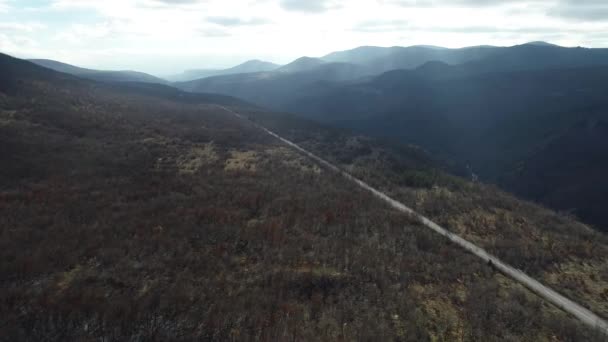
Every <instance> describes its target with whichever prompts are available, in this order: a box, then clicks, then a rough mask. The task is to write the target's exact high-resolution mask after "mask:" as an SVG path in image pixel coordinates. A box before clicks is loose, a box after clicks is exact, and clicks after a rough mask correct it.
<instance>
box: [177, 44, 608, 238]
mask: <svg viewBox="0 0 608 342" xmlns="http://www.w3.org/2000/svg"><path fill="white" fill-rule="evenodd" d="M292 64H293V65H294V66H297V67H298V68H292V67H290V66H289V65H288V67H289V68H288V69H287V70H292V72H281V71H280V70H281V69H278V70H277V71H274V72H268V73H257V74H256V73H254V74H247V75H231V76H229V77H228V76H226V77H212V78H206V79H202V80H195V81H191V82H185V83H177V84H176V86H177V87H179V88H181V89H184V90H188V91H194V92H196V91H203V92H213V93H220V94H226V95H231V96H236V97H239V98H242V99H245V100H248V101H251V102H253V103H256V104H259V105H261V106H265V107H269V108H273V109H275V110H282V111H287V112H292V113H295V114H298V115H300V116H302V117H304V118H308V119H313V120H316V121H319V122H324V123H329V124H331V125H334V126H337V127H343V128H348V129H353V130H355V131H358V132H361V133H363V134H370V135H373V136H375V137H378V138H383V139H388V140H390V141H393V142H394V143H397V144H417V145H420V146H422V147H424V148H425V149H427V150H429V151H430V152H431V153H432V154H435V155H436V156H438V157H441V158H443V159H445V160H448V161H450V162H453V163H455V164H457V165H460V168H461V169H466V168H468V169H470V170H472V172H473V173H474V174H475V177H478V176H479V177H481V179H482V180H484V181H487V182H492V183H496V184H499V185H501V186H503V187H504V188H505V189H507V190H510V191H514V192H516V193H517V194H519V195H522V196H525V197H527V198H529V199H532V200H535V201H538V202H540V203H544V204H546V205H549V206H551V207H552V208H555V209H558V210H562V211H564V212H568V213H570V214H573V215H576V216H579V217H581V218H582V219H584V220H586V221H587V222H589V223H592V224H594V225H595V226H597V227H598V228H600V229H606V227H608V215H605V214H603V209H602V208H601V206H599V205H598V204H597V201H596V199H597V198H599V197H601V196H602V195H601V194H603V193H605V192H606V191H608V182H606V179H605V178H604V177H603V176H600V175H601V174H604V173H605V172H608V168H606V166H605V163H604V162H603V161H602V160H601V159H602V158H601V157H600V156H599V154H601V153H600V152H599V151H605V149H604V146H606V140H605V138H604V137H603V136H602V134H601V133H599V132H600V131H601V130H602V127H604V124H605V123H606V122H607V120H608V118H607V117H606V113H607V110H608V100H607V98H606V96H605V94H606V92H607V91H608V83H607V79H608V78H607V77H608V73H607V70H608V69H607V67H608V49H588V48H580V47H576V48H565V47H560V46H556V45H552V44H548V43H544V42H533V43H529V44H524V45H517V46H512V47H492V46H480V47H470V48H463V49H445V48H437V47H426V46H414V47H409V48H401V47H392V48H379V47H361V48H357V49H354V50H349V51H343V52H336V53H332V54H329V55H327V56H325V57H322V58H318V59H310V58H306V59H301V60H298V61H296V62H294V63H292ZM393 69H394V70H393ZM385 70H389V71H386V72H383V71H385ZM378 72H380V73H379V74H377V73H378ZM577 127H590V128H589V129H590V131H585V130H584V129H581V128H577ZM596 130H600V131H596ZM575 132H578V134H580V135H581V136H580V137H578V138H574V135H575V134H576V133H575ZM588 133H589V135H588ZM592 137H593V138H592ZM586 138H588V139H586ZM565 141H571V142H572V144H573V145H570V147H571V148H565V149H564V151H563V152H562V153H561V154H560V159H559V160H560V161H561V162H563V163H565V161H566V160H568V161H569V163H571V164H573V165H577V167H576V168H575V169H576V170H577V171H576V172H574V171H572V172H569V173H566V172H560V171H559V170H563V168H560V167H558V165H557V164H558V163H557V159H555V157H557V155H556V153H557V149H556V148H555V147H552V148H548V146H556V145H563V144H565ZM574 142H576V143H574ZM595 150H597V151H598V153H599V154H595V153H589V154H587V153H586V151H595ZM549 160H553V162H549ZM553 173H558V174H559V175H555V176H549V175H552V174H553ZM558 184H568V187H567V190H565V189H560V188H559V187H556V185H558ZM591 184H593V185H591Z"/></svg>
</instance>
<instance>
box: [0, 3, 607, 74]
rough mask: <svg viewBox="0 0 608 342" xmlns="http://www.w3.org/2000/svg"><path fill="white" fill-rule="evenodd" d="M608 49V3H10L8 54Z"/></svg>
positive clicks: (85, 60) (125, 61) (112, 56)
mask: <svg viewBox="0 0 608 342" xmlns="http://www.w3.org/2000/svg"><path fill="white" fill-rule="evenodd" d="M533 40H545V41H550V42H552V43H556V44H560V45H566V46H578V45H581V46H588V47H608V0H501V1H498V0H257V1H255V0H0V52H4V53H8V54H12V55H15V56H17V57H22V58H51V59H57V60H61V61H64V62H68V63H73V64H76V65H79V66H85V67H90V68H100V69H137V70H141V71H146V72H150V73H154V74H159V75H164V74H170V73H175V72H179V71H182V70H183V69H191V68H217V67H228V66H232V65H235V64H238V63H240V62H243V61H245V60H248V59H253V58H257V59H264V60H268V61H271V62H275V63H287V62H289V61H291V60H293V59H295V58H297V57H300V56H304V55H306V56H322V55H324V54H326V53H329V52H332V51H336V50H345V49H350V48H354V47H356V46H360V45H378V46H394V45H400V46H409V45H416V44H427V45H439V46H445V47H463V46H471V45H482V44H486V45H502V46H506V45H515V44H520V43H524V42H527V41H533Z"/></svg>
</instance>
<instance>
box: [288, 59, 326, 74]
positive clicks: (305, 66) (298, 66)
mask: <svg viewBox="0 0 608 342" xmlns="http://www.w3.org/2000/svg"><path fill="white" fill-rule="evenodd" d="M324 63H325V61H324V60H322V59H321V58H313V57H300V58H298V59H296V60H295V61H293V62H291V63H289V64H287V65H285V66H282V67H281V68H279V69H278V71H282V72H300V71H307V70H310V69H314V68H316V67H318V66H319V65H321V64H324Z"/></svg>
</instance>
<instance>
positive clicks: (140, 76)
mask: <svg viewBox="0 0 608 342" xmlns="http://www.w3.org/2000/svg"><path fill="white" fill-rule="evenodd" d="M30 62H32V63H35V64H38V65H40V66H43V67H45V68H49V69H53V70H55V71H59V72H63V73H67V74H71V75H74V76H78V77H82V78H87V79H91V80H95V81H102V82H144V83H160V84H166V83H167V81H165V80H163V79H161V78H158V77H156V76H152V75H149V74H146V73H143V72H138V71H131V70H123V71H106V70H93V69H86V68H81V67H77V66H74V65H70V64H66V63H62V62H58V61H54V60H50V59H31V60H30Z"/></svg>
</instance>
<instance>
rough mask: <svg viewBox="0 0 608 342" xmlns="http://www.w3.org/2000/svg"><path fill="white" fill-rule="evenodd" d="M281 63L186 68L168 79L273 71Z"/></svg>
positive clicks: (191, 78) (173, 80) (183, 79)
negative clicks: (220, 68)
mask: <svg viewBox="0 0 608 342" xmlns="http://www.w3.org/2000/svg"><path fill="white" fill-rule="evenodd" d="M279 67H280V65H278V64H274V63H270V62H265V61H260V60H250V61H247V62H244V63H242V64H239V65H237V66H235V67H232V68H229V69H224V70H218V69H194V70H186V71H184V72H183V73H181V74H177V75H170V76H167V77H166V79H167V80H169V81H171V82H185V81H191V80H196V79H201V78H206V77H211V76H221V75H233V74H246V73H252V72H263V71H272V70H275V69H277V68H279Z"/></svg>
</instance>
